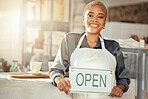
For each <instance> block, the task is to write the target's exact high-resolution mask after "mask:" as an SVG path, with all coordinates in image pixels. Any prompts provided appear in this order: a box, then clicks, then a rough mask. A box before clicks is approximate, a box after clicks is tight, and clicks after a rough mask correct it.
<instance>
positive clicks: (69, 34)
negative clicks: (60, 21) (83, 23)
mask: <svg viewBox="0 0 148 99" xmlns="http://www.w3.org/2000/svg"><path fill="white" fill-rule="evenodd" d="M81 36H82V33H71V32H69V33H66V34H65V37H66V38H80V37H81Z"/></svg>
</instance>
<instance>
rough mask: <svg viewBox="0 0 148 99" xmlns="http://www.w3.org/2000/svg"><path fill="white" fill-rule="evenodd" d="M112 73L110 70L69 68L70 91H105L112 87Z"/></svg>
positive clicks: (108, 91) (107, 91) (107, 92)
mask: <svg viewBox="0 0 148 99" xmlns="http://www.w3.org/2000/svg"><path fill="white" fill-rule="evenodd" d="M113 77H114V76H113V73H112V71H110V70H100V69H90V68H89V69H88V68H71V69H70V83H71V89H70V91H71V93H106V94H109V93H110V92H111V90H112V88H113V81H114V78H113Z"/></svg>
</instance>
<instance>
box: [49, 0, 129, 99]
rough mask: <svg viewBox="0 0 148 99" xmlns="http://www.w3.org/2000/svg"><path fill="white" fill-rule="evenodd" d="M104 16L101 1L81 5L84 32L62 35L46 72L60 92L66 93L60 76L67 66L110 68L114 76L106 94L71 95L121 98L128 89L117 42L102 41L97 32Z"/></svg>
mask: <svg viewBox="0 0 148 99" xmlns="http://www.w3.org/2000/svg"><path fill="white" fill-rule="evenodd" d="M106 17H107V9H106V7H105V6H104V4H102V3H101V2H99V1H92V2H90V3H88V4H87V5H86V6H85V9H84V12H83V24H84V26H85V29H86V33H83V34H74V33H69V34H66V35H65V37H64V39H63V41H62V43H61V46H60V49H59V52H58V54H57V57H56V59H55V61H54V64H53V67H52V68H51V71H50V72H51V73H50V77H51V79H52V81H53V84H54V85H56V86H57V87H58V89H59V90H60V91H64V92H65V93H66V94H70V91H69V90H70V88H71V85H70V81H69V80H68V79H67V78H64V75H65V74H66V73H67V72H68V70H69V67H70V66H74V67H82V68H97V69H108V70H113V71H115V77H116V86H114V87H113V89H112V91H111V93H110V96H107V95H102V94H101V95H100V94H93V96H92V94H74V96H75V97H79V98H88V99H90V98H91V97H92V98H93V99H95V97H96V98H98V97H100V98H98V99H101V97H105V99H107V98H110V97H121V96H122V95H123V92H126V91H127V90H128V85H129V83H130V80H129V78H127V77H126V69H125V66H124V61H123V55H122V53H121V51H120V46H119V44H118V43H117V42H115V41H113V40H105V39H103V38H102V37H101V35H100V31H101V30H102V29H104V27H105V24H106ZM92 56H93V57H92ZM90 57H91V58H90ZM92 64H93V65H92ZM90 66H93V67H90Z"/></svg>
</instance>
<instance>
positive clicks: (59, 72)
mask: <svg viewBox="0 0 148 99" xmlns="http://www.w3.org/2000/svg"><path fill="white" fill-rule="evenodd" d="M82 35H83V34H76V33H68V34H66V35H65V36H64V38H63V40H62V42H61V45H60V48H59V51H58V54H57V56H56V58H55V60H54V64H53V66H52V68H51V70H50V78H51V80H52V83H53V84H54V85H55V86H56V83H55V82H54V79H55V77H57V76H60V77H63V78H64V75H65V73H67V72H69V67H70V56H71V54H72V52H73V51H74V50H75V48H76V47H77V44H78V42H79V40H80V38H81V36H82ZM104 43H105V48H106V49H107V50H108V51H109V52H110V53H111V54H112V55H114V56H115V58H116V62H117V65H116V71H115V77H116V85H118V84H123V85H124V86H125V90H124V92H126V91H127V90H128V88H129V84H130V79H129V78H128V77H127V76H126V73H127V71H126V68H125V65H124V59H123V54H122V52H121V50H120V46H119V44H118V43H117V42H116V41H114V40H106V39H104ZM83 47H87V48H90V47H89V45H88V43H87V40H86V38H84V40H83V42H82V45H81V48H83ZM100 48H101V43H100V40H98V42H97V44H96V46H95V47H94V49H100Z"/></svg>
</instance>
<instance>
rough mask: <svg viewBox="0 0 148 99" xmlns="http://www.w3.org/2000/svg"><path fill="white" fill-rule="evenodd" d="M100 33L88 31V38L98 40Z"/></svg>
mask: <svg viewBox="0 0 148 99" xmlns="http://www.w3.org/2000/svg"><path fill="white" fill-rule="evenodd" d="M99 35H100V33H86V39H87V41H90V42H98V38H99Z"/></svg>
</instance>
